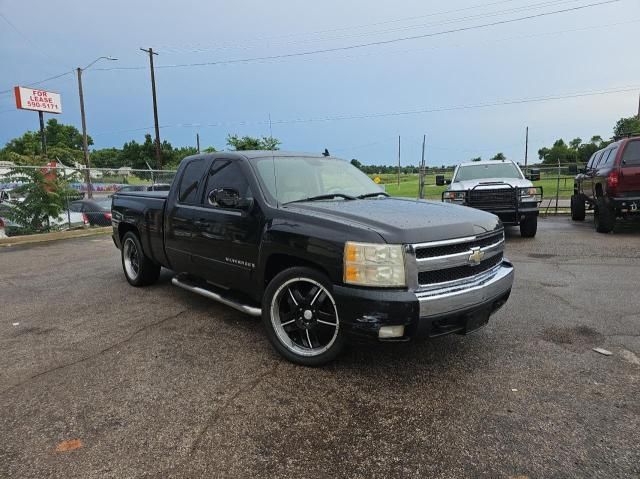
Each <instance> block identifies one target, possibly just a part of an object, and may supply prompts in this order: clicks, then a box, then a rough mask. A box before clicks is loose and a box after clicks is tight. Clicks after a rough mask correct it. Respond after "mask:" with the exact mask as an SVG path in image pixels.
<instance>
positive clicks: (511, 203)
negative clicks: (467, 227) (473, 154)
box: [436, 160, 542, 238]
mask: <svg viewBox="0 0 640 479" xmlns="http://www.w3.org/2000/svg"><path fill="white" fill-rule="evenodd" d="M436 184H437V185H440V186H442V185H445V184H446V185H449V186H448V187H447V189H446V190H445V191H444V192H443V193H442V201H445V202H447V203H456V204H459V205H465V206H470V207H471V208H477V209H480V210H483V211H488V212H490V213H493V214H494V215H496V216H498V217H499V218H500V219H501V220H502V222H503V223H504V224H505V225H515V226H518V225H519V226H520V234H521V236H523V237H525V238H533V237H534V236H535V235H536V232H537V230H538V204H539V202H540V201H542V187H534V186H533V183H532V182H531V181H530V180H529V178H527V177H525V175H524V174H523V173H522V171H521V170H520V167H519V166H518V165H517V164H516V163H514V162H513V161H508V160H504V161H472V162H468V163H461V164H460V165H458V166H457V167H456V169H455V171H454V173H453V178H452V179H451V180H445V179H444V176H442V175H438V176H437V177H436Z"/></svg>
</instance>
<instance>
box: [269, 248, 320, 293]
mask: <svg viewBox="0 0 640 479" xmlns="http://www.w3.org/2000/svg"><path fill="white" fill-rule="evenodd" d="M295 266H305V267H307V268H311V269H315V270H316V271H319V272H321V273H323V274H324V275H326V276H327V277H328V278H331V276H330V274H329V272H328V271H327V270H326V269H325V268H324V267H323V266H322V265H320V264H318V263H316V262H314V261H310V260H308V259H305V258H301V257H299V256H295V255H292V254H288V253H273V254H271V255H269V257H268V258H267V260H266V262H265V265H264V274H263V281H262V287H263V289H264V288H266V287H267V285H268V284H269V283H270V282H271V280H272V279H273V278H275V277H276V275H277V274H278V273H281V272H282V271H284V270H285V269H289V268H293V267H295Z"/></svg>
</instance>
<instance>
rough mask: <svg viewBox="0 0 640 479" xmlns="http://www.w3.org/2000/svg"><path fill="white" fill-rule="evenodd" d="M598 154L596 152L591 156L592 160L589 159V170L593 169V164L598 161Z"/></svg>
mask: <svg viewBox="0 0 640 479" xmlns="http://www.w3.org/2000/svg"><path fill="white" fill-rule="evenodd" d="M597 154H598V152H597V151H596V152H595V153H594V154H593V155H591V158H589V161H588V162H587V170H588V169H589V168H591V167H593V162H594V160H595V159H596V155H597Z"/></svg>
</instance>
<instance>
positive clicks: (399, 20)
mask: <svg viewBox="0 0 640 479" xmlns="http://www.w3.org/2000/svg"><path fill="white" fill-rule="evenodd" d="M514 1H517V0H501V1H497V2H491V3H480V4H475V5H470V6H468V7H464V8H456V9H453V10H445V11H440V12H433V13H428V14H424V15H415V16H410V17H403V18H396V19H392V20H385V21H381V22H374V23H367V24H360V25H351V26H344V27H338V28H331V29H326V30H316V31H312V32H300V33H288V34H284V35H275V36H269V37H257V38H253V39H250V40H248V41H268V40H276V39H278V38H291V37H296V36H302V35H321V34H324V33H334V32H340V31H345V30H355V29H361V28H368V27H375V26H379V25H388V24H390V23H400V22H406V21H409V20H417V19H420V18H427V17H434V16H438V15H446V14H449V13H458V12H462V11H468V10H473V9H476V8H481V7H491V6H494V5H499V4H504V3H513V2H514ZM234 44H237V42H234ZM164 48H171V47H164Z"/></svg>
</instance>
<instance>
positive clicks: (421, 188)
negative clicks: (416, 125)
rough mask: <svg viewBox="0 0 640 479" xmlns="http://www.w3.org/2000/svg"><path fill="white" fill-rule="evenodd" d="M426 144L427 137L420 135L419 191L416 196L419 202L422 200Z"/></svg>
mask: <svg viewBox="0 0 640 479" xmlns="http://www.w3.org/2000/svg"><path fill="white" fill-rule="evenodd" d="M426 143H427V135H426V134H425V135H422V160H421V161H420V191H419V193H418V196H419V198H420V199H421V200H423V199H424V179H425V176H426V171H425V170H426V165H425V162H424V148H425V144H426Z"/></svg>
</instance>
